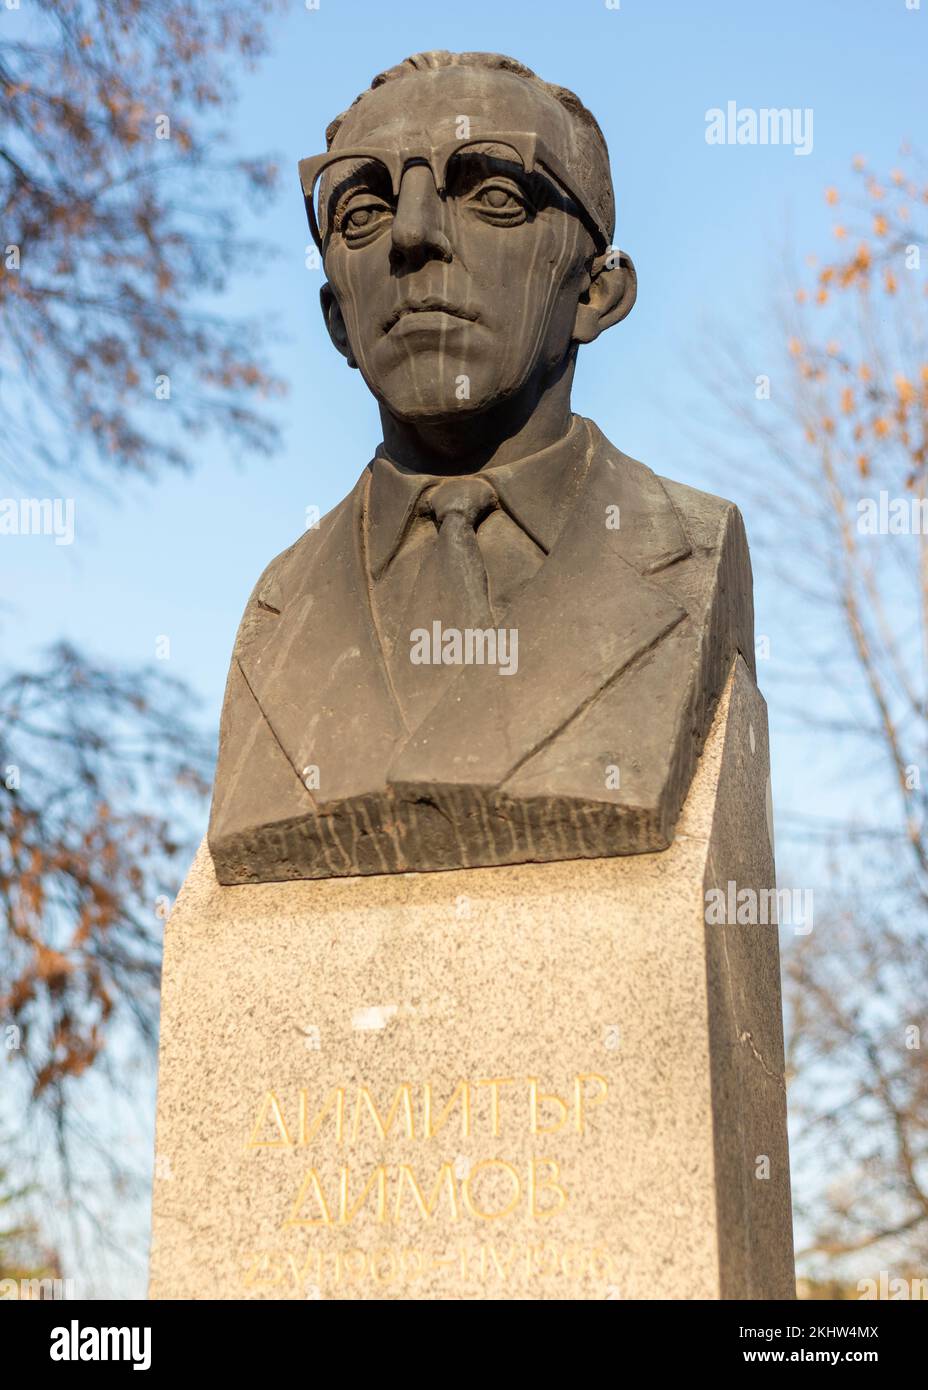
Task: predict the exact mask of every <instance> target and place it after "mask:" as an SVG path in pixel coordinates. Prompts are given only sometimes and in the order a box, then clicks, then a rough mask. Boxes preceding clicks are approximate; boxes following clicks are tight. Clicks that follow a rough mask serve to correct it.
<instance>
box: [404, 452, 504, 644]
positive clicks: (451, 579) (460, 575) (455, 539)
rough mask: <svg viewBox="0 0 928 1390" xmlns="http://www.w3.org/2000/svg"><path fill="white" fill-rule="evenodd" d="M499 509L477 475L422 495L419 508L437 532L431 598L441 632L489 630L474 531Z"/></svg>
mask: <svg viewBox="0 0 928 1390" xmlns="http://www.w3.org/2000/svg"><path fill="white" fill-rule="evenodd" d="M498 505H499V502H498V499H497V496H496V490H495V489H494V487H493V485H492V483H490V482H489V481H488V480H487V479H486V478H485V477H483V476H482V475H481V474H479V473H477V474H473V475H467V476H462V477H455V478H445V479H444V480H443V481H442V482H440V483H438V484H437V486H435V487H433V488H430V489H429V490H428V491H427V492H426V493H424V494H423V498H422V508H423V510H424V511H425V512H426V513H428V514H430V515H431V516H432V518H433V519H434V521H435V525H436V526H437V527H438V543H437V546H436V559H437V563H438V577H439V592H438V594H437V595H436V598H437V599H438V603H439V609H438V611H439V616H440V617H441V621H442V623H443V625H444V626H445V627H455V628H459V629H464V628H486V627H492V626H493V613H492V610H491V608H490V599H489V595H488V592H487V571H486V566H485V565H484V562H483V556H482V555H481V553H480V547H479V545H478V544H477V527H478V526H479V525H480V523H481V521H482V520H483V519H484V517H486V516H488V515H489V513H490V512H492V511H494V510H495V509H496V507H497V506H498Z"/></svg>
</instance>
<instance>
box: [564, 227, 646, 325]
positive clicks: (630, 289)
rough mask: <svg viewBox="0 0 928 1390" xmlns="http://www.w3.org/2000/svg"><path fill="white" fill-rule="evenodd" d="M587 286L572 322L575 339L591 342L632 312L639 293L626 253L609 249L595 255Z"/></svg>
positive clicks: (636, 280)
mask: <svg viewBox="0 0 928 1390" xmlns="http://www.w3.org/2000/svg"><path fill="white" fill-rule="evenodd" d="M590 276H591V278H590V285H589V289H588V290H587V291H586V294H585V295H584V296H583V298H582V299H581V301H580V303H579V304H578V305H577V316H576V318H575V319H574V332H573V336H574V339H575V340H576V341H577V342H578V343H592V341H593V339H594V338H598V337H599V335H600V333H603V332H604V331H605V330H606V329H607V328H611V327H612V325H613V324H614V323H620V322H621V320H622V319H624V318H625V316H626V314H629V313H631V309H632V305H633V304H634V302H635V299H636V297H637V294H638V276H637V275H636V274H635V266H634V263H633V261H632V258H631V256H630V255H629V254H628V252H627V251H619V250H617V249H616V248H615V247H610V249H609V250H608V251H606V252H605V254H604V255H602V256H597V257H596V259H595V260H594V262H593V267H592V270H591V272H590Z"/></svg>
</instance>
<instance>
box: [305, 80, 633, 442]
mask: <svg viewBox="0 0 928 1390" xmlns="http://www.w3.org/2000/svg"><path fill="white" fill-rule="evenodd" d="M462 118H463V119H464V121H465V122H469V127H468V125H467V124H462ZM575 125H576V121H575V118H574V117H573V116H572V115H571V114H570V113H569V112H568V111H566V110H565V109H564V108H563V107H562V106H561V105H560V103H558V102H557V101H556V100H555V99H554V98H553V97H550V96H549V95H548V94H547V93H546V92H545V91H544V90H543V89H542V88H539V87H537V86H536V85H533V84H531V83H529V82H526V81H525V80H524V79H521V78H519V77H517V76H515V75H514V74H510V73H506V72H492V71H486V70H482V69H472V68H466V67H459V68H443V69H438V70H434V71H426V72H420V73H415V74H413V75H410V76H408V77H403V78H399V79H397V80H392V81H388V82H385V83H384V84H383V85H382V86H380V87H379V88H377V89H376V90H374V91H372V92H370V93H368V94H366V95H365V97H364V98H363V100H362V101H360V102H359V103H358V105H357V106H355V107H354V108H353V109H352V110H351V111H350V112H349V113H348V115H347V116H346V118H345V120H344V122H343V124H342V126H341V127H340V129H339V131H338V134H337V136H336V139H335V142H334V144H333V146H332V151H333V152H337V151H338V150H339V149H359V148H360V149H368V148H370V149H371V150H372V151H373V150H377V149H381V150H384V149H386V150H390V151H397V152H399V153H400V154H401V155H402V156H403V162H404V161H405V159H406V158H411V159H415V158H416V157H417V156H418V155H421V156H424V157H425V158H426V159H428V158H429V156H430V153H431V151H432V149H433V148H435V147H438V146H442V145H448V144H453V142H454V141H455V138H456V137H458V138H459V137H460V136H461V135H462V134H469V135H470V136H471V137H472V138H473V137H477V136H480V135H483V134H487V135H488V136H490V135H492V134H497V135H502V134H503V133H506V132H525V131H528V132H534V133H535V134H536V135H537V136H538V137H539V138H540V139H541V140H543V142H544V144H545V145H546V146H547V147H548V149H550V150H551V151H552V153H553V154H554V155H556V156H557V158H558V159H559V160H560V161H561V163H562V165H563V166H564V167H565V169H567V170H570V169H571V161H572V156H575V153H576V142H577V139H578V133H577V131H576V129H575V128H574V127H575ZM574 165H575V161H574ZM400 167H402V163H401V165H400ZM445 184H446V186H445V190H444V194H440V193H439V190H438V188H437V187H436V182H435V178H434V176H433V173H432V170H431V169H430V167H429V165H428V164H427V163H424V162H423V163H411V164H408V165H407V166H406V167H405V169H404V170H403V172H402V177H401V182H400V188H399V196H398V197H396V196H395V195H394V191H393V189H392V187H391V180H390V177H389V174H388V172H387V170H386V169H385V167H384V166H383V165H382V164H380V163H378V162H377V161H375V160H367V161H365V160H352V161H343V162H342V163H339V164H336V165H335V166H334V167H330V168H329V170H328V171H327V172H326V173H325V175H324V176H323V179H322V182H321V188H320V195H319V215H320V223H321V227H322V233H323V237H324V254H325V270H326V275H327V277H328V285H327V286H326V288H325V289H324V291H323V307H324V310H325V312H326V319H327V323H328V327H329V331H330V333H331V335H332V338H333V341H334V342H335V343H336V346H338V347H339V349H340V350H341V351H342V352H344V353H345V355H346V356H347V357H348V359H349V361H350V362H352V364H353V365H356V366H358V367H359V368H360V371H361V374H362V376H363V377H364V380H365V381H366V382H367V385H368V386H369V387H370V389H371V391H372V392H373V393H374V395H375V396H376V397H377V398H378V400H379V401H380V402H381V403H382V404H383V405H384V406H385V407H386V408H387V409H388V410H389V411H390V412H391V413H392V414H393V415H395V416H396V417H398V418H399V419H403V420H409V421H415V420H423V419H442V418H445V417H452V416H454V417H460V415H461V414H462V412H463V413H467V412H475V411H481V410H484V409H486V408H487V407H488V406H490V405H493V404H495V403H497V402H499V401H503V400H505V399H507V398H509V397H511V396H513V395H514V394H515V393H516V392H518V391H520V390H521V389H522V388H523V387H525V386H526V385H527V384H529V383H531V382H532V380H533V379H534V380H536V381H537V382H539V383H542V384H543V383H544V381H545V379H546V378H548V377H550V376H551V375H552V374H554V373H557V372H558V371H559V370H560V369H561V368H562V366H563V364H564V362H565V360H566V358H567V357H568V354H569V350H570V345H571V342H572V340H574V339H575V338H576V339H579V340H580V341H588V340H589V339H590V338H592V337H594V336H596V333H598V332H599V331H600V328H601V327H602V326H603V324H604V323H605V318H604V309H605V307H606V306H605V305H604V303H601V302H599V303H597V304H595V305H594V307H593V309H591V308H590V305H589V295H588V291H589V288H590V285H591V269H592V270H593V273H594V275H595V273H596V262H597V252H598V251H600V250H602V249H603V248H602V247H601V246H597V242H596V238H595V235H594V233H593V232H591V230H590V227H589V224H588V220H587V218H586V216H585V214H584V213H582V212H581V211H580V210H579V208H578V207H577V205H576V204H575V203H574V202H573V201H572V200H571V198H570V197H569V195H568V194H567V193H566V192H565V191H564V190H563V188H561V187H560V186H559V185H558V183H557V181H556V180H555V179H553V178H551V177H549V176H548V175H547V173H546V172H545V171H544V170H543V169H540V168H539V169H537V170H536V171H535V172H534V173H533V174H526V173H525V171H524V170H523V169H522V167H521V164H520V163H519V162H518V159H517V158H516V157H515V156H514V154H513V152H512V150H510V149H507V148H506V147H505V146H503V145H502V144H500V143H496V144H494V143H493V142H492V141H488V142H487V143H485V144H481V145H479V146H476V147H468V148H467V149H465V150H463V151H461V152H460V153H458V154H454V155H452V157H451V158H450V159H449V161H448V165H447V170H446V175H445ZM598 259H599V262H601V261H602V259H603V258H602V257H599V258H598ZM614 273H619V272H614ZM623 274H624V272H623ZM632 274H633V272H632ZM607 277H608V272H607ZM613 291H614V292H613V294H612V296H611V298H612V300H615V301H617V299H621V298H622V294H621V292H620V289H618V290H617V289H616V287H613ZM624 297H625V299H626V300H628V295H627V294H625V296H624ZM595 298H596V296H595V295H594V299H595ZM599 298H600V300H602V299H603V289H602V286H600V287H599ZM633 298H634V295H633V293H632V296H631V299H633ZM612 307H613V310H615V304H613V305H612ZM630 307H631V301H630V300H629V301H628V303H627V307H625V308H624V310H623V311H622V312H618V314H617V316H618V317H621V316H623V313H627V312H628V309H629V308H630ZM615 317H616V313H615V312H614V313H613V316H612V317H611V318H610V319H609V321H615ZM600 320H602V322H600Z"/></svg>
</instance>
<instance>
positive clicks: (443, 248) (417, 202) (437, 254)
mask: <svg viewBox="0 0 928 1390" xmlns="http://www.w3.org/2000/svg"><path fill="white" fill-rule="evenodd" d="M444 212H445V209H444V205H443V203H442V200H441V198H440V197H439V196H438V190H437V188H436V187H435V180H434V179H433V178H432V171H431V169H429V167H428V166H427V165H426V164H413V165H410V167H409V168H408V169H407V170H406V171H405V173H404V174H403V179H402V182H401V184H400V196H399V200H398V202H397V205H396V214H395V216H394V218H393V250H394V253H395V254H396V255H397V256H398V257H399V258H400V259H402V260H403V261H406V262H420V261H426V260H436V259H437V260H442V261H450V260H451V243H450V242H449V240H448V238H447V237H446V236H445V233H444V231H443V230H442V223H443V221H444Z"/></svg>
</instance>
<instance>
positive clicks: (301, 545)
mask: <svg viewBox="0 0 928 1390" xmlns="http://www.w3.org/2000/svg"><path fill="white" fill-rule="evenodd" d="M367 476H368V469H365V470H364V472H363V473H362V475H361V477H360V478H359V480H358V482H357V484H356V485H355V487H354V488H352V490H351V492H349V494H348V496H347V497H344V498H342V500H341V502H339V503H338V505H337V506H335V507H333V508H332V510H331V511H330V512H326V514H325V516H323V517H322V518H320V520H319V522H318V524H317V525H316V526H314V527H311V528H308V529H307V530H306V531H304V532H303V534H302V535H301V536H299V537H298V539H297V540H295V541H294V542H293V544H292V545H289V546H287V548H286V550H282V551H281V552H280V554H279V555H275V556H274V559H273V560H271V562H270V564H268V565H267V566H266V567H265V568H264V570H263V571H262V572H261V575H260V577H259V578H258V581H257V583H256V584H255V586H254V588H253V589H252V591H251V594H250V595H249V597H248V602H247V603H246V604H245V611H244V613H243V614H242V620H241V623H240V624H239V629H238V635H237V637H236V640H235V653H236V655H238V654H240V653H241V651H242V650H243V649H244V648H245V647H247V646H248V645H249V643H250V641H251V640H252V638H253V637H255V636H256V635H257V633H258V632H259V631H260V629H261V625H262V621H263V619H264V618H265V617H272V618H276V617H279V616H280V614H281V613H282V612H283V611H284V608H285V607H286V605H287V604H288V603H292V602H293V601H294V599H296V598H298V597H299V596H300V594H302V593H305V592H306V591H307V590H308V589H313V588H317V587H318V580H317V578H316V576H318V575H319V574H320V571H324V567H325V566H326V565H338V564H341V563H343V562H344V558H345V557H344V553H343V552H344V549H345V547H346V545H347V544H348V543H350V540H351V537H352V534H353V533H352V528H351V525H350V521H351V516H352V514H353V512H354V511H355V510H356V506H355V504H356V498H357V494H358V492H359V490H360V489H361V488H362V487H363V486H364V483H365V480H366V478H367Z"/></svg>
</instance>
